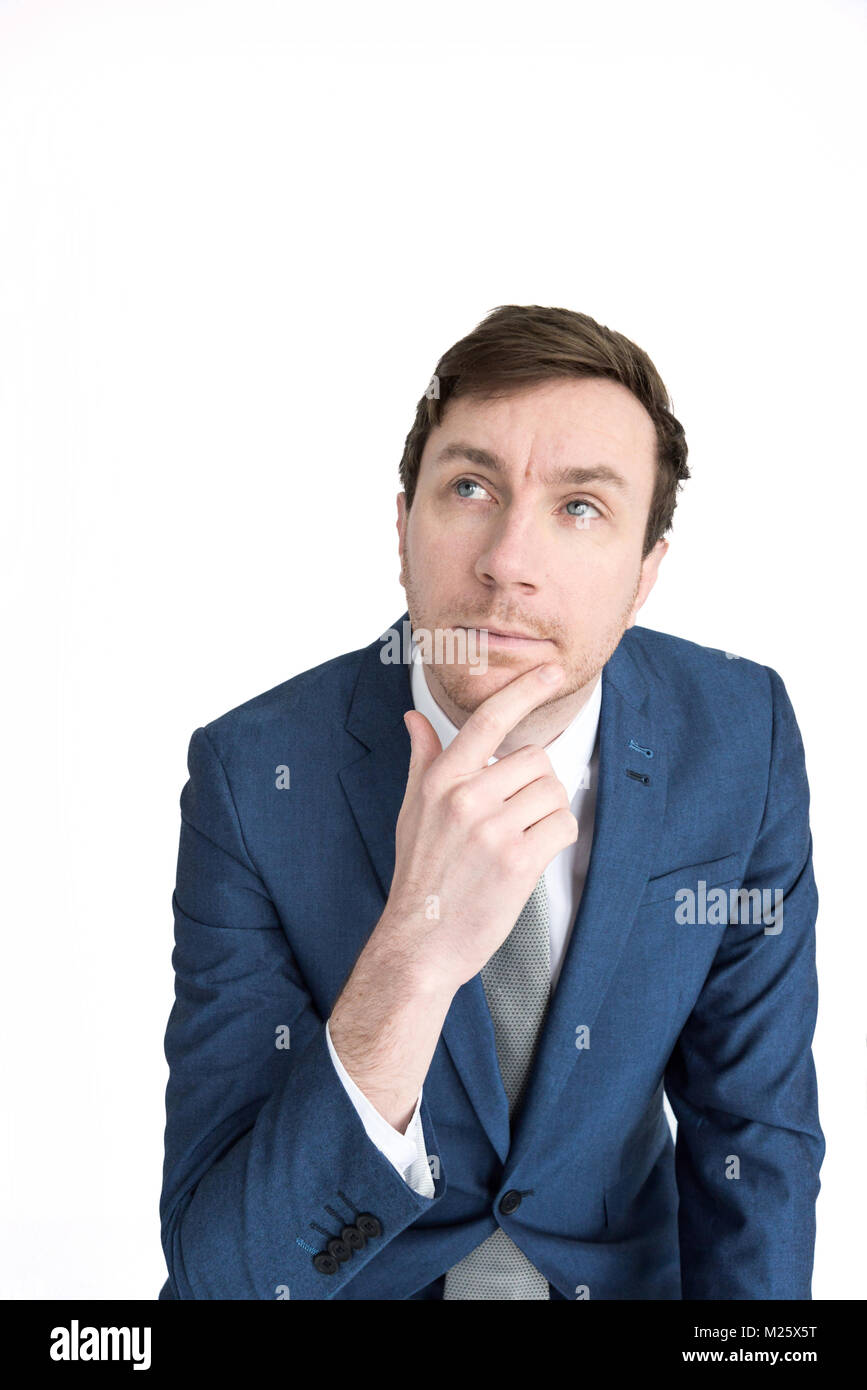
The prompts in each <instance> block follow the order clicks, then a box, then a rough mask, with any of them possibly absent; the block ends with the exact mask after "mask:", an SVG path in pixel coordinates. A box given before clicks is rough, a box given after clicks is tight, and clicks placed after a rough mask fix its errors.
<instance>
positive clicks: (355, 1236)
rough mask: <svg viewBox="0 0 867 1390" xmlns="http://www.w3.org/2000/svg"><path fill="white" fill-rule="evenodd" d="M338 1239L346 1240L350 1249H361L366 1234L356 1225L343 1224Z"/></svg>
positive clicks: (365, 1242)
mask: <svg viewBox="0 0 867 1390" xmlns="http://www.w3.org/2000/svg"><path fill="white" fill-rule="evenodd" d="M340 1239H341V1240H344V1241H346V1244H347V1245H348V1246H349V1248H350V1250H363V1249H364V1247H365V1245H366V1244H367V1236H365V1235H362V1233H361V1231H359V1229H358V1227H357V1226H344V1227H343V1230H342V1231H341V1232H340Z"/></svg>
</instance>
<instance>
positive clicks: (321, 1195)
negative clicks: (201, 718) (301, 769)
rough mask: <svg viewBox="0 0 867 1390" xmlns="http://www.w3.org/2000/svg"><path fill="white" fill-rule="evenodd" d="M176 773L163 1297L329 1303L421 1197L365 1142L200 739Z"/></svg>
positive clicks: (199, 734)
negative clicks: (343, 1255)
mask: <svg viewBox="0 0 867 1390" xmlns="http://www.w3.org/2000/svg"><path fill="white" fill-rule="evenodd" d="M189 772H190V777H189V781H188V782H187V784H186V786H185V787H184V790H183V793H182V795H181V812H182V826H181V837H180V849H179V855H178V871H177V886H176V890H175V894H174V899H173V906H174V913H175V942H176V945H175V951H174V954H173V957H172V960H173V965H174V968H175V1003H174V1007H173V1008H172V1011H171V1016H170V1018H169V1022H168V1028H167V1031H166V1039H165V1051H166V1059H167V1061H168V1064H169V1082H168V1087H167V1090H166V1132H165V1164H164V1172H163V1189H162V1196H161V1200H160V1221H161V1228H162V1242H163V1250H164V1253H165V1257H166V1262H167V1265H168V1272H169V1280H170V1285H171V1288H172V1292H173V1294H174V1296H175V1297H176V1298H180V1299H220V1298H226V1299H274V1298H276V1297H278V1293H277V1290H278V1289H279V1288H280V1287H281V1286H288V1289H289V1296H290V1298H292V1299H296V1298H302V1299H316V1298H323V1299H325V1298H333V1297H334V1295H335V1293H337V1292H338V1291H339V1290H340V1289H341V1288H342V1287H343V1285H344V1284H346V1283H347V1282H348V1281H349V1280H350V1279H352V1278H353V1277H354V1276H355V1275H356V1274H358V1272H359V1270H361V1269H363V1268H364V1266H365V1265H366V1264H367V1262H368V1261H369V1260H372V1259H375V1258H376V1255H377V1253H378V1252H379V1251H380V1250H382V1249H383V1248H384V1247H385V1245H386V1244H388V1242H389V1241H391V1240H393V1239H394V1237H395V1236H396V1235H398V1234H399V1233H400V1232H401V1231H402V1230H404V1229H405V1228H406V1227H407V1226H409V1225H411V1224H412V1222H413V1221H414V1220H416V1218H417V1217H418V1216H419V1214H420V1213H421V1212H422V1211H425V1210H427V1209H428V1208H429V1206H430V1199H429V1198H426V1197H423V1196H421V1195H420V1194H419V1193H418V1192H416V1191H414V1190H413V1188H412V1187H410V1186H409V1185H408V1184H407V1183H406V1182H404V1180H403V1179H402V1177H401V1176H400V1174H399V1173H398V1172H397V1171H396V1169H395V1167H394V1166H393V1165H392V1163H390V1162H389V1161H388V1159H387V1158H386V1157H385V1156H384V1155H383V1154H382V1153H381V1152H380V1150H379V1149H378V1148H377V1147H376V1145H375V1144H374V1143H373V1142H372V1141H371V1140H370V1138H369V1137H368V1135H367V1133H366V1131H365V1128H364V1125H363V1124H362V1122H361V1120H360V1119H359V1116H358V1114H357V1112H356V1110H355V1107H354V1106H353V1104H352V1101H351V1100H350V1098H349V1096H348V1094H347V1092H346V1089H345V1088H344V1086H343V1084H342V1083H341V1081H340V1078H339V1076H338V1074H337V1071H336V1070H335V1067H334V1064H333V1062H332V1060H331V1056H330V1053H329V1048H328V1043H327V1039H326V1032H325V1024H324V1022H323V1020H322V1019H321V1018H320V1017H319V1016H318V1015H317V1013H316V1011H315V1009H314V1008H313V1005H312V1002H311V999H310V995H309V993H308V991H307V989H306V987H305V984H304V981H303V980H302V978H301V976H300V973H299V970H298V967H297V964H296V962H295V960H294V958H293V955H292V952H291V950H290V948H289V944H288V941H287V939H286V936H285V933H284V931H283V929H282V927H281V925H280V922H279V920H278V918H277V914H276V911H275V908H274V905H273V903H272V901H271V899H270V898H269V896H268V894H267V891H266V889H265V887H264V885H263V883H262V880H261V878H260V876H259V874H258V873H257V871H256V868H255V865H254V864H253V862H252V860H251V859H250V856H249V854H248V851H247V848H246V845H245V843H244V837H243V833H242V829H241V825H240V823H239V820H238V816H237V812H236V810H235V806H234V802H233V799H232V794H231V790H230V787H229V784H228V781H227V779H226V775H225V772H224V770H223V766H222V763H221V762H220V759H219V757H218V756H217V754H216V751H215V749H214V747H213V745H212V743H211V741H210V739H209V738H208V735H207V733H206V732H205V731H204V730H202V729H199V730H197V731H196V732H195V733H194V734H193V737H192V739H191V741H190V750H189ZM279 1029H283V1030H285V1029H288V1030H289V1034H288V1038H289V1047H288V1048H285V1047H284V1048H280V1047H278V1046H277V1039H278V1036H279V1035H278V1030H279ZM283 1036H284V1038H285V1031H284V1034H283ZM429 1137H430V1138H431V1139H432V1142H433V1143H434V1145H435V1144H436V1138H435V1135H434V1134H433V1132H432V1131H431V1133H430V1135H429ZM443 1190H444V1187H443V1186H440V1189H439V1195H442V1191H443ZM341 1194H342V1195H341ZM344 1199H348V1200H344ZM434 1200H436V1199H434ZM328 1207H330V1208H331V1211H330V1212H329V1211H328V1210H327V1208H328ZM335 1212H336V1213H337V1215H336V1216H335V1215H334V1214H333V1213H335ZM357 1212H368V1213H371V1214H372V1215H373V1216H374V1217H376V1218H377V1223H378V1224H379V1225H380V1226H381V1228H382V1229H381V1232H380V1233H379V1234H376V1235H373V1236H371V1237H370V1238H368V1239H366V1241H365V1243H364V1245H363V1247H362V1248H360V1249H358V1250H356V1251H354V1252H353V1253H352V1254H351V1256H350V1257H349V1258H347V1259H345V1260H344V1261H339V1260H336V1259H334V1258H332V1260H331V1264H333V1265H335V1266H336V1268H335V1269H334V1271H333V1272H328V1270H327V1268H326V1269H323V1268H321V1267H317V1263H314V1260H315V1257H316V1256H318V1255H319V1254H320V1253H321V1252H323V1251H324V1250H325V1248H326V1245H327V1242H328V1240H329V1238H333V1237H336V1236H339V1234H340V1232H341V1229H342V1226H341V1222H345V1223H346V1224H348V1225H352V1224H354V1221H355V1215H354V1213H357ZM312 1223H315V1226H318V1227H321V1228H323V1229H322V1230H317V1229H315V1226H314V1224H312ZM323 1263H325V1264H326V1265H327V1262H323V1261H321V1260H320V1261H318V1266H322V1265H323Z"/></svg>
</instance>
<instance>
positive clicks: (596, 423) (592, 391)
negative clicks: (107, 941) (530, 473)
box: [423, 378, 656, 469]
mask: <svg viewBox="0 0 867 1390" xmlns="http://www.w3.org/2000/svg"><path fill="white" fill-rule="evenodd" d="M458 438H460V439H461V440H464V439H467V438H470V439H471V442H472V443H473V444H477V445H479V446H480V447H483V448H489V449H491V450H492V451H495V452H497V453H499V454H500V455H501V456H502V457H503V459H504V461H505V463H506V464H507V465H508V466H514V467H518V466H520V467H521V468H522V469H526V468H527V466H528V465H529V466H530V468H531V469H532V467H533V466H534V465H535V464H538V465H540V466H545V467H547V466H549V465H551V464H561V463H576V464H584V463H587V462H590V461H591V460H590V457H589V456H590V454H592V455H593V456H594V458H595V460H596V461H597V462H598V461H600V460H601V461H604V462H607V463H615V462H616V463H619V464H620V465H622V466H623V467H624V468H625V467H627V466H628V464H629V462H630V460H632V462H633V465H636V464H637V465H640V464H641V463H642V462H643V463H644V464H646V465H647V466H648V467H650V468H651V469H652V468H653V465H654V461H655V457H656V431H655V428H654V424H653V421H652V420H651V418H650V416H649V414H648V413H647V411H646V410H645V408H644V406H643V405H642V404H641V402H640V401H639V400H638V399H637V397H636V396H634V395H633V394H632V392H631V391H628V390H627V389H626V387H625V386H621V385H620V383H619V382H616V381H607V380H600V379H597V378H583V379H578V380H568V381H554V382H543V383H542V384H540V385H538V386H533V387H527V388H523V389H521V390H519V391H514V392H511V393H510V394H509V395H507V396H502V397H497V398H495V399H493V400H479V399H477V398H475V397H472V396H461V397H459V398H458V399H457V400H453V401H449V402H448V403H447V405H446V408H445V411H444V415H443V419H442V421H441V422H440V424H439V425H438V426H437V427H436V429H434V430H432V431H431V433H430V436H429V437H428V440H427V442H426V444H425V450H424V454H423V458H430V457H432V456H435V455H436V453H438V452H439V450H441V449H442V448H443V446H444V445H446V444H448V443H449V442H450V441H452V440H455V439H458Z"/></svg>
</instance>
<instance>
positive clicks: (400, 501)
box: [397, 492, 407, 584]
mask: <svg viewBox="0 0 867 1390" xmlns="http://www.w3.org/2000/svg"><path fill="white" fill-rule="evenodd" d="M406 518H407V511H406V493H405V492H399V493H398V494H397V536H398V542H397V551H398V554H399V556H400V574H399V575H398V578H399V580H400V583H401V584H403V579H404V576H403V556H404V550H405V547H406Z"/></svg>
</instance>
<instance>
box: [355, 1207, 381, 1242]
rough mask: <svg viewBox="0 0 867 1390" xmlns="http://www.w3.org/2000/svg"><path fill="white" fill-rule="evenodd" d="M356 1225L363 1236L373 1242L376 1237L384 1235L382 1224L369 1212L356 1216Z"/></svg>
mask: <svg viewBox="0 0 867 1390" xmlns="http://www.w3.org/2000/svg"><path fill="white" fill-rule="evenodd" d="M355 1224H356V1226H357V1227H358V1229H359V1231H360V1232H361V1234H362V1235H363V1236H367V1238H368V1239H369V1240H372V1239H373V1237H374V1236H381V1235H382V1222H381V1221H379V1219H378V1218H377V1217H375V1216H371V1214H370V1212H369V1211H363V1212H362V1213H361V1215H360V1216H356V1218H355Z"/></svg>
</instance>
